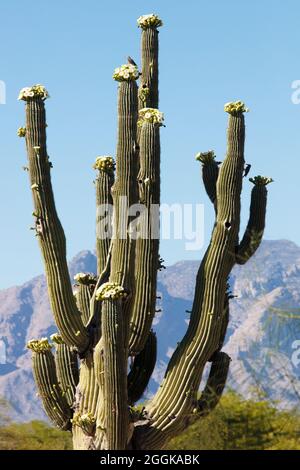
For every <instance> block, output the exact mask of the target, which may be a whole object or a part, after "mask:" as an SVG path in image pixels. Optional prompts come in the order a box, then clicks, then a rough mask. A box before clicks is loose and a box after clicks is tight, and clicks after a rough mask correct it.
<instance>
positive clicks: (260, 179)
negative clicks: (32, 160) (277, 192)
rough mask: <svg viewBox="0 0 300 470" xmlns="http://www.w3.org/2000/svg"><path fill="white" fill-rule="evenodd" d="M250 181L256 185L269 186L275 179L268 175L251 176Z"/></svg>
mask: <svg viewBox="0 0 300 470" xmlns="http://www.w3.org/2000/svg"><path fill="white" fill-rule="evenodd" d="M249 181H250V182H251V183H253V184H255V185H256V186H267V184H270V183H273V181H274V180H273V179H272V178H269V177H268V176H261V175H258V176H254V178H249Z"/></svg>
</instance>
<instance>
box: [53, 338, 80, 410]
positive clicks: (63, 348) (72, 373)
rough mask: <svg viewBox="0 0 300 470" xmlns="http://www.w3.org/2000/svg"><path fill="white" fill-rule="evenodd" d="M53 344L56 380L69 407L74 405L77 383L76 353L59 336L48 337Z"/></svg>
mask: <svg viewBox="0 0 300 470" xmlns="http://www.w3.org/2000/svg"><path fill="white" fill-rule="evenodd" d="M50 339H51V341H52V342H53V343H55V349H56V351H55V365H56V371H57V378H58V381H59V384H60V387H61V390H62V392H63V393H64V395H65V397H66V400H67V403H68V405H69V406H70V407H72V406H73V404H74V397H75V391H76V386H77V385H78V382H79V370H78V359H77V354H76V351H75V350H74V349H72V348H70V347H69V346H67V345H66V344H65V343H64V342H63V339H62V337H61V336H60V335H58V334H54V335H51V337H50Z"/></svg>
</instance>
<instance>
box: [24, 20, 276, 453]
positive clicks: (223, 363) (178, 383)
mask: <svg viewBox="0 0 300 470" xmlns="http://www.w3.org/2000/svg"><path fill="white" fill-rule="evenodd" d="M138 25H139V26H140V27H141V29H142V72H141V76H140V74H139V72H138V69H137V67H136V66H135V65H134V64H133V63H132V60H130V61H129V63H128V64H125V65H123V66H121V67H119V68H117V69H116V70H115V73H114V75H113V77H114V79H115V80H116V81H118V82H119V90H118V142H117V152H116V164H115V163H114V160H113V158H112V157H110V156H101V157H97V159H96V162H95V164H94V168H95V170H96V171H97V177H96V180H95V186H96V207H97V215H96V220H97V233H96V254H97V274H95V275H94V274H89V273H78V274H77V275H76V276H75V281H76V291H75V292H74V293H73V291H72V285H71V281H70V278H69V273H68V269H67V261H66V243H65V236H64V232H63V229H62V226H61V224H60V221H59V219H58V216H57V213H56V209H55V203H54V197H53V192H52V186H51V177H50V171H51V168H52V165H51V164H50V162H49V158H48V156H47V148H46V118H45V106H44V101H45V99H46V98H47V97H48V93H47V91H46V89H45V88H44V87H43V86H42V85H35V86H33V87H31V88H25V89H23V90H21V92H20V97H19V98H20V99H21V100H24V101H25V102H26V128H22V130H20V129H19V131H18V135H20V136H22V137H25V139H26V146H27V153H28V162H29V175H30V185H31V190H32V195H33V203H34V216H35V228H36V235H37V238H38V240H39V244H40V248H41V251H42V256H43V259H44V262H45V270H46V278H47V283H48V291H49V297H50V301H51V306H52V310H53V314H54V318H55V321H56V324H57V327H58V330H59V334H55V335H53V336H52V337H51V340H52V341H53V342H54V343H55V356H54V355H53V354H52V351H51V349H52V345H51V344H50V343H49V342H48V341H47V340H46V339H42V340H32V341H30V342H29V344H28V347H29V348H30V349H31V350H32V352H33V369H34V375H35V380H36V384H37V387H38V390H39V394H40V396H41V398H42V401H43V405H44V408H45V410H46V412H47V414H48V416H49V418H50V419H51V420H52V421H53V423H54V424H55V425H57V426H58V427H60V428H62V429H65V430H70V429H71V430H72V433H73V443H74V448H75V449H85V450H88V449H94V450H95V449H111V450H113V449H119V450H122V449H159V448H162V447H163V446H164V445H165V443H166V442H167V440H168V439H169V438H171V437H172V436H174V435H175V434H176V433H178V432H179V431H181V430H182V429H184V428H185V427H186V426H187V425H188V423H189V422H191V421H193V420H194V419H199V418H201V417H202V416H205V415H206V414H207V413H209V412H210V411H211V409H213V408H214V407H215V406H216V405H217V403H218V400H219V398H220V396H221V394H222V391H223V389H224V386H225V382H226V377H227V373H228V369H229V363H230V358H229V357H228V355H227V354H225V353H224V352H222V351H221V349H222V346H223V343H224V339H225V335H226V329H227V325H228V321H229V300H230V298H231V297H232V294H231V293H230V291H229V285H228V277H229V275H230V272H231V270H232V268H233V266H234V265H235V263H239V264H244V263H245V262H246V261H247V260H248V259H249V258H250V257H251V256H252V255H253V254H254V252H255V251H256V249H257V248H258V246H259V244H260V241H261V239H262V235H263V230H264V226H265V214H266V201H267V189H266V186H267V184H268V183H270V182H271V179H270V178H264V177H262V176H258V177H255V178H252V179H251V181H252V183H253V184H254V187H253V190H252V196H251V206H250V217H249V223H248V226H247V228H246V231H245V234H244V236H243V238H242V241H241V243H239V226H240V196H241V191H242V181H243V172H244V164H245V162H244V141H245V122H244V113H245V112H246V111H247V109H246V108H245V105H244V103H242V102H240V101H238V102H233V103H228V104H227V105H225V111H226V112H228V114H229V121H228V131H227V153H226V157H225V160H224V162H223V163H222V165H221V166H220V162H216V161H215V155H214V152H213V151H209V152H204V153H199V154H197V156H196V158H197V160H199V161H200V162H201V164H202V178H203V183H204V186H205V188H206V191H207V194H208V196H209V198H210V200H211V202H212V203H213V205H214V209H215V214H216V220H215V225H214V229H213V232H212V237H211V241H210V244H209V247H208V249H207V251H206V254H205V256H204V258H203V260H202V262H201V264H200V267H199V271H198V274H197V279H196V287H195V296H194V302H193V307H192V312H191V318H190V323H189V326H188V328H187V331H186V334H185V336H184V337H183V339H182V341H181V342H180V343H179V344H178V346H177V349H176V350H175V352H174V354H173V355H172V357H171V359H170V363H169V366H168V368H167V372H166V374H165V377H164V379H163V382H162V384H161V386H160V387H159V390H158V392H157V393H156V395H155V396H154V397H153V398H152V399H151V400H149V401H148V402H147V403H146V406H145V407H144V408H143V410H142V411H141V412H138V411H137V409H136V408H135V406H134V405H135V403H136V402H137V401H138V400H139V399H140V398H142V397H143V394H144V392H145V390H146V387H147V384H148V382H149V379H150V377H151V374H152V372H153V369H154V366H155V361H156V348H157V345H156V337H155V334H154V333H153V332H152V330H151V326H152V321H153V317H154V315H155V303H156V282H157V270H158V269H159V268H160V262H161V261H160V257H159V240H158V237H157V232H158V228H159V213H158V210H157V208H158V207H159V204H160V127H161V126H162V125H163V115H162V113H161V112H160V111H159V110H158V30H157V28H158V27H159V26H162V21H161V20H160V19H159V18H158V16H156V15H144V16H142V17H140V18H139V19H138ZM139 78H140V85H139V88H138V86H137V83H136V80H137V79H139ZM24 129H25V130H24ZM114 170H115V172H116V175H115V177H114ZM141 204H142V206H141ZM110 205H113V218H112V220H111V219H110V217H107V215H108V212H109V206H110ZM135 207H136V208H137V210H141V207H142V211H141V215H140V217H139V218H138V219H136V218H135V213H134V211H133V210H132V209H133V208H135ZM124 213H125V214H126V216H125V217H124ZM99 227H100V228H99ZM104 227H106V228H107V227H108V228H110V229H111V230H108V235H107V236H103V234H104V233H105V234H106V232H105V230H104ZM129 358H131V368H130V371H129V373H128V359H129ZM79 362H80V368H79V369H78V364H79ZM207 363H211V368H210V374H209V378H208V381H207V384H206V387H205V388H204V391H203V393H202V395H201V397H200V399H198V397H197V392H198V388H199V385H200V381H201V377H202V373H203V369H204V366H205V365H206V364H207Z"/></svg>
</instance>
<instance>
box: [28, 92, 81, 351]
mask: <svg viewBox="0 0 300 470" xmlns="http://www.w3.org/2000/svg"><path fill="white" fill-rule="evenodd" d="M26 145H27V153H28V161H29V174H30V182H31V188H32V194H33V201H34V215H35V217H36V233H37V238H38V240H39V244H40V248H41V251H42V255H43V259H44V263H45V270H46V278H47V284H48V291H49V298H50V302H51V307H52V311H53V314H54V317H55V321H56V324H57V327H58V328H59V331H60V333H61V335H62V337H63V339H64V341H65V343H66V344H68V345H69V346H76V347H77V348H78V349H79V350H84V349H85V348H86V347H87V346H88V335H87V332H86V330H85V327H84V325H83V322H82V319H81V317H80V312H79V311H78V309H77V306H76V302H75V299H74V296H73V292H72V286H71V282H70V278H69V272H68V266H67V261H66V241H65V235H64V231H63V228H62V226H61V223H60V221H59V218H58V216H57V212H56V208H55V202H54V196H53V191H52V185H51V177H50V165H49V159H48V155H47V149H46V118H45V107H44V101H43V100H42V99H41V98H39V97H33V98H30V99H29V100H27V101H26Z"/></svg>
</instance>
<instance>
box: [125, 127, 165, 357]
mask: <svg viewBox="0 0 300 470" xmlns="http://www.w3.org/2000/svg"><path fill="white" fill-rule="evenodd" d="M138 183H139V197H140V203H142V204H143V206H144V209H145V211H144V212H143V214H142V215H141V216H140V219H141V225H142V226H143V231H144V235H143V234H142V236H141V237H139V238H137V240H136V248H135V291H134V294H133V300H132V310H131V318H130V329H131V337H130V342H129V350H130V353H131V354H133V355H135V354H138V353H139V352H140V351H141V350H142V349H143V348H144V345H145V342H146V340H147V337H148V335H149V331H150V329H151V325H152V321H153V318H154V315H155V304H156V284H157V260H158V258H159V203H160V138H159V126H158V125H156V124H154V123H149V122H144V123H143V124H142V127H141V134H140V170H139V174H138ZM140 228H141V227H140ZM141 232H142V230H141Z"/></svg>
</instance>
